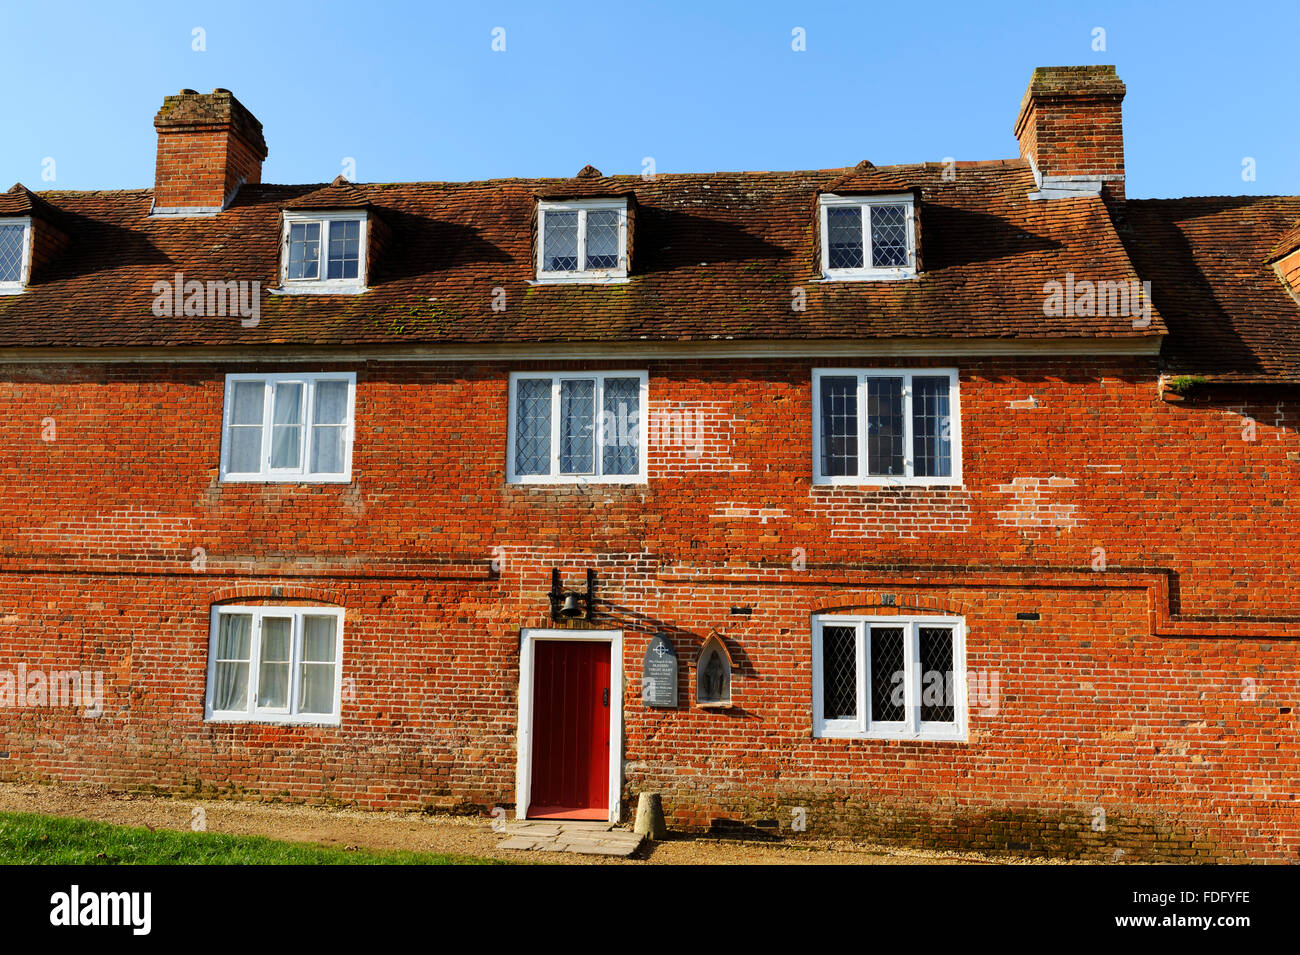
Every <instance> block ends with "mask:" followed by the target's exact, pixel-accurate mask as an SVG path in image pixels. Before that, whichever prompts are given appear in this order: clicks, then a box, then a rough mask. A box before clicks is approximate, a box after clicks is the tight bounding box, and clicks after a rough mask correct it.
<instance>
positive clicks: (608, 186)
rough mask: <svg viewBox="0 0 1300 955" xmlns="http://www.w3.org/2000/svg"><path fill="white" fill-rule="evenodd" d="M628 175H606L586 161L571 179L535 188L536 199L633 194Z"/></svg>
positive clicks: (616, 196)
mask: <svg viewBox="0 0 1300 955" xmlns="http://www.w3.org/2000/svg"><path fill="white" fill-rule="evenodd" d="M633 193H634V190H633V188H632V185H631V180H630V177H627V176H606V175H605V174H604V173H602V172H601V171H600V170H599V169H597V168H596V167H595V166H593V165H591V164H590V163H588V164H587V165H585V166H583V167H582V168H581V169H579V170H578V174H577V175H576V176H574V177H573V178H572V179H562V180H560V181H558V182H552V183H550V184H548V185H545V186H542V187H540V188H539V189H537V190H536V192H535V195H536V196H537V198H538V199H600V198H611V199H613V198H620V197H622V196H631V195H633Z"/></svg>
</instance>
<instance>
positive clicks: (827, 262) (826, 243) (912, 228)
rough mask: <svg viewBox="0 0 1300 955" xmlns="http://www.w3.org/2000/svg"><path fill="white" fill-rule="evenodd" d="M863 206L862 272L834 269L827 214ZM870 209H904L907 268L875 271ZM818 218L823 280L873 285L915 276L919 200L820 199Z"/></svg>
mask: <svg viewBox="0 0 1300 955" xmlns="http://www.w3.org/2000/svg"><path fill="white" fill-rule="evenodd" d="M851 206H860V207H861V208H862V252H863V254H862V268H856V269H851V268H850V269H845V268H837V269H833V268H831V247H830V229H829V228H828V226H827V215H826V213H827V210H828V209H834V208H846V207H851ZM871 206H903V207H904V208H905V211H906V214H907V215H906V220H907V226H906V231H907V264H906V265H904V266H888V267H882V268H876V267H874V266H872V265H871V259H872V256H871V208H870V207H871ZM818 208H819V211H818V217H819V218H820V219H821V237H822V241H821V248H822V262H821V265H822V278H823V279H825V280H827V281H840V280H847V281H856V282H861V281H872V280H891V279H908V278H914V277H915V276H916V199H915V196H913V195H912V194H911V193H896V194H892V195H880V196H837V195H835V194H833V193H824V194H823V195H822V196H821V203H820V205H819V207H818Z"/></svg>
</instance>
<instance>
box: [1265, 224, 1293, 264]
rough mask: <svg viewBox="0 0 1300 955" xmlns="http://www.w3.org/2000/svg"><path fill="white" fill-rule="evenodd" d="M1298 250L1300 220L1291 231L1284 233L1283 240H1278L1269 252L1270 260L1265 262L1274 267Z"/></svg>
mask: <svg viewBox="0 0 1300 955" xmlns="http://www.w3.org/2000/svg"><path fill="white" fill-rule="evenodd" d="M1297 249H1300V219H1298V220H1296V224H1295V225H1293V226H1292V227H1291V228H1290V229H1287V231H1286V232H1284V233H1282V238H1280V239H1278V242H1277V245H1275V246H1273V248H1272V249H1270V250H1269V253H1268V258H1266V259H1265V260H1264V262H1265V263H1266V264H1268V265H1272V264H1273V263H1274V262H1276V261H1277V260H1278V259H1284V258H1286V257H1287V256H1288V255H1290V254H1291V253H1292V252H1294V251H1296V250H1297Z"/></svg>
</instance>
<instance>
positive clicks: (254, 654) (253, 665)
mask: <svg viewBox="0 0 1300 955" xmlns="http://www.w3.org/2000/svg"><path fill="white" fill-rule="evenodd" d="M228 615H251V616H252V618H253V624H252V633H251V637H250V645H249V651H248V652H249V663H248V708H247V709H245V710H214V709H213V708H212V704H213V700H214V694H215V691H216V681H217V638H218V635H219V633H220V627H221V617H222V616H228ZM266 617H290V618H292V619H293V626H292V631H291V636H290V639H289V705H288V706H287V707H280V708H266V707H259V706H258V705H257V691H258V686H257V681H258V678H259V677H260V670H261V666H260V664H261V653H262V622H263V620H264V619H265V618H266ZM304 617H333V618H334V621H335V622H334V704H333V711H332V712H330V713H300V712H298V706H299V705H300V704H301V700H300V699H299V696H298V694H299V691H300V690H301V680H302V677H301V673H300V672H299V671H300V669H301V663H302V645H303V631H304V626H303V618H304ZM342 675H343V608H342V607H279V606H275V607H272V606H262V607H250V606H220V607H213V608H212V620H211V632H210V634H209V637H208V676H207V695H206V697H205V698H204V704H203V709H204V719H205V720H206V721H208V722H226V723H291V724H297V725H317V726H321V725H324V726H338V725H339V723H340V722H341V720H342V706H343V680H342Z"/></svg>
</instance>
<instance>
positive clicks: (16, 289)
mask: <svg viewBox="0 0 1300 955" xmlns="http://www.w3.org/2000/svg"><path fill="white" fill-rule="evenodd" d="M25 291H27V286H25V285H0V295H21V294H23V292H25Z"/></svg>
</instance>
